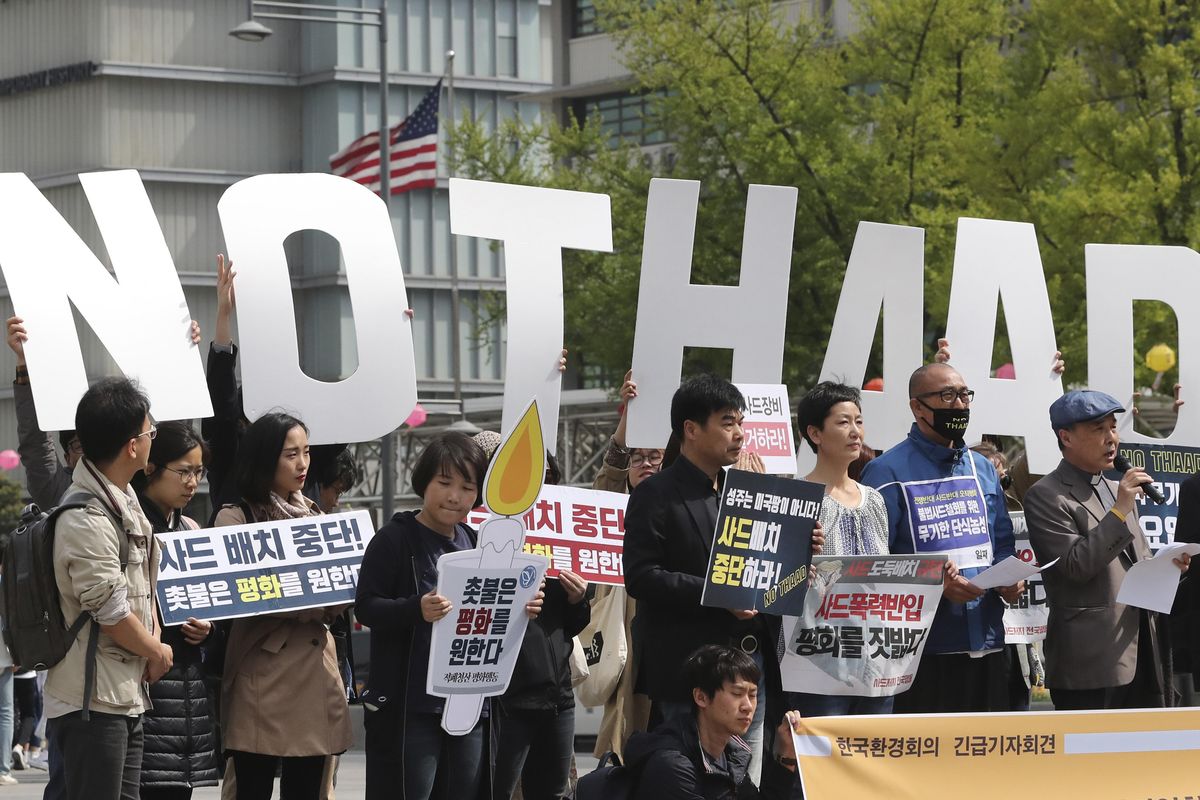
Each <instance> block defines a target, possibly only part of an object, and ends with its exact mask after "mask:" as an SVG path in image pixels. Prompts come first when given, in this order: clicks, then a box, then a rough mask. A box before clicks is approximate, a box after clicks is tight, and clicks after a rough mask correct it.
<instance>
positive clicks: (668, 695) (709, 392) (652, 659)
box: [624, 375, 778, 772]
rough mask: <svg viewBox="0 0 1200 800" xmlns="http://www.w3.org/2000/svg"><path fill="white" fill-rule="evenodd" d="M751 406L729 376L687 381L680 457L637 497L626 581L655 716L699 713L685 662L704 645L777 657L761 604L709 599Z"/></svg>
mask: <svg viewBox="0 0 1200 800" xmlns="http://www.w3.org/2000/svg"><path fill="white" fill-rule="evenodd" d="M745 407H746V402H745V400H744V399H743V397H742V393H741V392H739V391H738V389H737V387H736V386H734V385H733V384H731V383H729V382H728V381H726V380H723V379H721V378H718V377H716V376H713V375H704V376H701V377H698V378H691V379H689V380H687V381H686V382H684V383H683V384H682V385H681V386H680V387H679V389H678V390H676V392H675V396H674V398H673V399H672V400H671V430H672V432H673V433H674V435H675V436H676V437H677V438H678V439H679V442H680V450H679V457H678V458H677V459H676V460H675V462H674V463H673V464H671V465H670V466H669V467H666V468H665V469H663V471H662V472H660V473H658V474H657V475H651V476H650V477H649V478H646V479H645V480H644V481H642V482H641V483H640V484H638V486H637V488H636V489H634V490H633V494H632V495H631V496H630V498H629V507H628V510H627V511H626V514H625V556H624V560H625V587H626V589H628V591H629V595H630V597H633V598H635V599H636V600H637V601H638V606H637V616H636V617H635V618H634V622H633V630H634V637H635V642H634V646H640V647H641V648H642V654H641V656H640V657H639V662H640V668H639V675H638V682H639V685H640V686H643V687H644V688H645V691H646V693H647V694H649V695H650V699H651V700H652V701H653V707H652V711H651V721H652V724H656V722H657V721H665V720H669V719H673V718H675V717H677V716H680V715H683V714H691V713H692V699H691V687H690V686H688V685H687V681H685V680H683V665H684V662H685V661H686V660H687V658H688V656H690V655H691V654H692V653H693V652H694V651H695V650H696V648H698V647H700V646H701V645H706V644H719V645H724V646H727V647H735V648H738V649H740V650H742V651H743V652H745V653H747V654H750V655H751V656H752V657H753V658H755V659H756V660H757V661H758V663H759V665H760V667H761V666H763V660H762V654H763V652H764V651H767V652H770V653H771V655H772V657H771V658H769V659H767V661H768V662H772V663H773V662H775V659H774V657H773V656H774V646H773V643H772V642H771V640H770V639H769V636H768V633H767V630H766V628H765V627H764V626H763V624H762V620H760V619H758V618H757V612H755V611H753V610H748V611H729V610H726V609H723V608H711V607H707V606H701V605H700V594H701V591H702V589H703V587H704V577H703V576H704V573H705V570H706V569H707V568H708V555H709V551H710V550H711V549H712V541H713V533H714V530H715V529H716V525H717V503H718V499H719V495H720V490H721V486H722V485H723V484H724V481H725V473H724V470H723V469H722V467H727V466H730V465H732V464H733V463H734V462H735V461H737V457H738V454H739V453H740V452H741V449H742V416H743V414H742V411H743V410H744V409H745ZM775 668H776V669H778V665H777V664H776V665H775ZM763 705H764V703H763V699H761V698H760V700H759V708H760V709H761V708H763ZM761 732H762V712H761V711H760V712H759V713H757V714H756V715H755V722H754V726H752V727H751V729H750V731H749V733H748V735H747V740H749V741H751V743H752V744H753V743H754V740H756V739H757V741H758V744H759V747H760V748H761ZM756 734H757V736H756ZM751 769H752V772H753V765H752V767H751Z"/></svg>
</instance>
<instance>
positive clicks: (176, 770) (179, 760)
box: [133, 422, 219, 800]
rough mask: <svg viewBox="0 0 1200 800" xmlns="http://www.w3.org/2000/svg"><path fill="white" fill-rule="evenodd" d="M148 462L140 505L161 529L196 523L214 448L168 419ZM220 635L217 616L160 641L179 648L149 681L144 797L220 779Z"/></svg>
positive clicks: (141, 477) (167, 632) (139, 488)
mask: <svg viewBox="0 0 1200 800" xmlns="http://www.w3.org/2000/svg"><path fill="white" fill-rule="evenodd" d="M149 433H150V438H151V439H152V440H153V444H152V445H151V446H150V461H149V463H148V464H147V465H146V471H145V473H143V474H138V475H137V476H135V477H134V479H133V487H134V490H135V491H136V492H137V495H138V502H140V503H141V506H142V511H143V512H145V514H146V518H147V519H148V520H150V524H151V525H153V526H154V532H155V533H166V532H168V531H178V530H185V529H189V528H196V527H198V526H197V525H196V523H195V522H194V521H193V520H191V519H189V518H188V517H185V516H184V515H183V509H184V508H185V507H186V506H187V504H188V503H190V502H191V501H192V498H193V497H195V495H196V489H197V488H198V487H199V485H200V481H202V480H204V471H205V470H204V464H205V462H206V461H207V460H208V447H207V446H206V445H205V444H204V442H203V440H201V439H200V437H199V436H197V435H196V432H195V431H194V430H192V428H191V426H190V425H188V424H187V423H186V422H163V423H161V424H160V425H158V427H157V430H155V429H153V428H152V429H151V431H150V432H149ZM217 639H219V634H218V633H216V632H215V629H214V627H213V624H212V623H211V622H200V621H199V620H196V619H189V620H188V621H187V622H185V623H184V624H183V625H181V626H178V627H176V626H171V627H168V628H163V630H162V641H163V643H164V644H168V645H170V646H171V649H172V650H173V651H174V653H175V664H174V666H172V667H171V669H170V671H168V672H167V674H166V675H164V676H163V677H162V679H161V680H159V681H158V682H157V683H152V684H150V699H151V700H152V701H153V702H154V708H153V709H152V710H148V711H147V712H146V715H145V717H144V722H143V724H144V726H145V727H144V732H145V740H144V741H145V744H144V747H145V750H144V753H143V756H142V792H141V793H142V797H144V798H147V800H149V798H156V800H157V799H159V798H181V799H182V800H186V798H190V797H191V796H192V789H193V788H194V787H196V786H216V785H217V777H218V773H217V752H216V744H217V742H216V736H215V733H214V730H213V715H212V713H211V709H210V701H209V697H208V690H207V688H206V686H205V683H204V660H205V654H206V651H211V650H212V649H213V647H214V646H216V644H217V641H216V640H217Z"/></svg>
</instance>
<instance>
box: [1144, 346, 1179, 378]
mask: <svg viewBox="0 0 1200 800" xmlns="http://www.w3.org/2000/svg"><path fill="white" fill-rule="evenodd" d="M1146 366H1147V367H1149V368H1150V369H1152V370H1154V371H1155V372H1166V371H1167V370H1169V369H1170V368H1171V367H1173V366H1175V351H1174V350H1172V349H1171V348H1170V347H1169V346H1168V345H1165V344H1156V345H1154V347H1151V348H1150V352H1148V353H1146Z"/></svg>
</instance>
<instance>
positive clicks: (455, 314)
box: [446, 50, 467, 419]
mask: <svg viewBox="0 0 1200 800" xmlns="http://www.w3.org/2000/svg"><path fill="white" fill-rule="evenodd" d="M446 105H447V106H449V110H450V116H449V120H450V122H449V125H448V126H447V127H448V129H449V130H450V131H453V130H454V115H455V111H456V109H455V107H454V51H453V50H447V51H446ZM446 155H447V156H448V159H449V164H448V165H447V169H446V174H447V175H448V176H449V177H451V178H453V177H454V137H453V136H451V137H450V139H449V140H448V141H447V142H446ZM458 303H459V295H458V245H457V243H456V242H455V239H454V234H450V330H451V337H450V339H451V342H450V369H451V370H452V371H453V373H454V399H455V400H457V401H458V416H459V418H460V419H466V418H467V414H466V411H464V410H463V393H462V344H461V341H460V340H461V331H460V330H459V325H460V320H459V310H458Z"/></svg>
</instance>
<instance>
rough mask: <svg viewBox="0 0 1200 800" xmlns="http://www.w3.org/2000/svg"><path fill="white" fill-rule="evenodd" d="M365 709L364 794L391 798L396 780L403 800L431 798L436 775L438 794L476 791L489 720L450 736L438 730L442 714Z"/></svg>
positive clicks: (442, 798) (451, 798) (442, 799)
mask: <svg viewBox="0 0 1200 800" xmlns="http://www.w3.org/2000/svg"><path fill="white" fill-rule="evenodd" d="M365 713H366V717H365V719H364V724H365V726H366V732H367V737H366V751H367V791H366V797H367V800H377V798H378V799H382V798H388V800H391V798H394V797H396V795H397V792H396V787H397V786H398V785H402V786H403V787H404V798H405V800H431V798H433V796H434V794H433V790H434V785H435V781H436V782H437V786H438V788H439V790H440V791H439V793H438V798H439V800H459V798H465V799H466V800H469V798H473V797H475V795H476V792H477V791H478V789H479V784H480V781H481V780H483V778H484V775H485V770H486V767H487V762H486V761H484V752H483V729H484V726H485V725H487V724H488V721H487V720H481V721H480V722H479V723H478V724H477V725H476V726H475V729H474V730H473V731H471V732H470V733H468V734H467V735H466V736H451V735H450V734H448V733H446V732H445V731H444V730H442V716H441V714H422V713H419V712H413V713H411V714H407V715H404V716H401V715H400V714H399V713H397V712H396V710H395V709H393V708H386V707H385V708H382V709H379V710H378V711H371V710H370V709H368V710H367V711H366V712H365ZM401 726H402V727H401Z"/></svg>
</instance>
